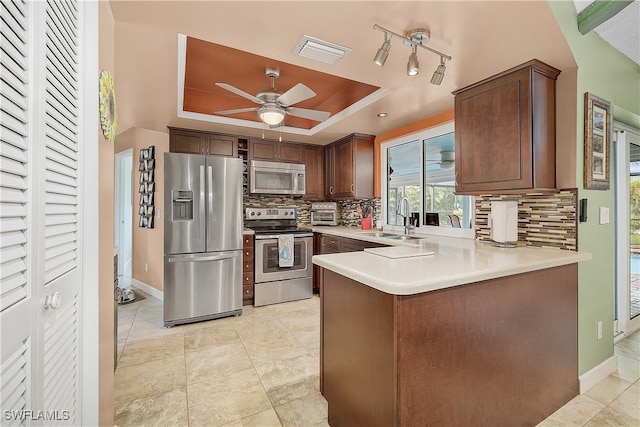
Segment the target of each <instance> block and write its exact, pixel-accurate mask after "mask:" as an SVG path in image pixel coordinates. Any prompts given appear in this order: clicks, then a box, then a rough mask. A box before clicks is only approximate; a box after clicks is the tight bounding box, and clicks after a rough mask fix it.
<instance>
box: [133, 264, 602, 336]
mask: <svg viewBox="0 0 640 427" xmlns="http://www.w3.org/2000/svg"><path fill="white" fill-rule="evenodd" d="M144 271H149V263H148V262H145V263H144ZM600 329H602V325H600ZM600 333H602V331H600Z"/></svg>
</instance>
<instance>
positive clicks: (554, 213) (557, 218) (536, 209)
mask: <svg viewBox="0 0 640 427" xmlns="http://www.w3.org/2000/svg"><path fill="white" fill-rule="evenodd" d="M492 200H516V201H517V202H518V243H519V244H524V245H526V246H540V247H553V248H560V249H567V250H572V251H575V250H577V245H578V244H577V235H578V234H577V231H578V223H577V212H578V208H577V206H578V190H577V189H575V188H573V189H568V190H558V192H532V193H525V194H510V195H483V196H476V213H475V228H476V239H477V240H482V241H491V238H490V235H491V233H490V229H489V220H488V217H489V214H490V213H491V201H492Z"/></svg>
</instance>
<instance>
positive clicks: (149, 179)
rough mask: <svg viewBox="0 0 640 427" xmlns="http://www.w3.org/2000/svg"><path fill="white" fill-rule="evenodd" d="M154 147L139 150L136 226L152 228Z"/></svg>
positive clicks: (153, 210) (153, 212) (154, 185)
mask: <svg viewBox="0 0 640 427" xmlns="http://www.w3.org/2000/svg"><path fill="white" fill-rule="evenodd" d="M155 168H156V159H155V147H154V146H153V145H152V146H151V147H149V148H143V149H142V150H140V166H139V167H138V170H139V171H140V180H139V184H140V187H139V190H138V192H139V193H140V202H139V208H138V215H140V219H139V221H138V227H143V228H153V222H154V221H153V215H154V214H155V206H154V201H153V199H154V197H153V195H154V193H155V187H156V184H155V180H154V179H155Z"/></svg>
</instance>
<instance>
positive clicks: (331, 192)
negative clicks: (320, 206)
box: [329, 185, 333, 196]
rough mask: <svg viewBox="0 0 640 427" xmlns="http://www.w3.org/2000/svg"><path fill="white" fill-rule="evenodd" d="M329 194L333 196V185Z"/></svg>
mask: <svg viewBox="0 0 640 427" xmlns="http://www.w3.org/2000/svg"><path fill="white" fill-rule="evenodd" d="M329 194H331V195H332V196H333V185H332V186H330V187H329Z"/></svg>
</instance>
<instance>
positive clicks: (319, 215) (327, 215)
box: [311, 202, 340, 226]
mask: <svg viewBox="0 0 640 427" xmlns="http://www.w3.org/2000/svg"><path fill="white" fill-rule="evenodd" d="M339 218H340V211H339V209H338V203H336V202H315V203H311V225H334V226H335V225H338V224H339V223H340V219H339Z"/></svg>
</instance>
